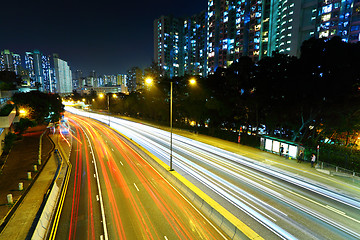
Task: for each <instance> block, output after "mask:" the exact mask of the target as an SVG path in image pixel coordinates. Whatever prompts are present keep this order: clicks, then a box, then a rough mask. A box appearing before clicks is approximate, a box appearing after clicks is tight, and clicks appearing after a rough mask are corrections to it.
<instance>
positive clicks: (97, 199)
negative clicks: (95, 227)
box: [96, 194, 99, 202]
mask: <svg viewBox="0 0 360 240" xmlns="http://www.w3.org/2000/svg"><path fill="white" fill-rule="evenodd" d="M96 201H97V202H98V201H99V195H98V194H96Z"/></svg>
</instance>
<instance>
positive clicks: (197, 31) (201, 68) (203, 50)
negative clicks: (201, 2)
mask: <svg viewBox="0 0 360 240" xmlns="http://www.w3.org/2000/svg"><path fill="white" fill-rule="evenodd" d="M206 13H207V12H206V11H203V12H201V13H200V14H197V15H194V16H192V17H190V18H187V19H186V20H184V22H183V24H184V30H183V32H184V35H183V40H182V42H183V43H184V44H183V46H180V47H181V48H183V53H184V56H183V65H184V73H186V74H189V75H200V76H206V75H207V14H206Z"/></svg>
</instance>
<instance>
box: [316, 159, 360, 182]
mask: <svg viewBox="0 0 360 240" xmlns="http://www.w3.org/2000/svg"><path fill="white" fill-rule="evenodd" d="M316 168H318V169H322V170H325V171H328V172H329V174H330V175H338V176H342V177H348V178H358V179H359V180H360V173H358V172H355V171H351V170H349V169H346V168H342V167H339V166H336V165H333V164H329V163H326V162H322V161H318V163H317V165H316Z"/></svg>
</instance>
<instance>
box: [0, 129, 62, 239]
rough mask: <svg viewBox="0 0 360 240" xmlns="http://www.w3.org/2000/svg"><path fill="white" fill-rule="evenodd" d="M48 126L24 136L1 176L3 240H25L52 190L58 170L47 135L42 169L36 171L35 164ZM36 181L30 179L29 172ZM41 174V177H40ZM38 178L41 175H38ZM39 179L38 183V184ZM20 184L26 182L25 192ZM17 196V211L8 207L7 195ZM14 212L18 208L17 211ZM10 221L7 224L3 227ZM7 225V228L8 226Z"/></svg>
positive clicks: (0, 193) (0, 236)
mask: <svg viewBox="0 0 360 240" xmlns="http://www.w3.org/2000/svg"><path fill="white" fill-rule="evenodd" d="M45 130H46V127H45V126H41V127H35V128H32V129H30V130H29V131H28V132H27V133H25V134H24V136H23V139H22V140H19V141H17V142H15V144H14V146H13V148H12V150H11V152H10V153H9V155H8V157H7V159H6V163H5V165H4V166H3V170H2V173H1V174H0V219H1V222H0V224H2V225H1V228H0V230H1V233H0V239H25V238H26V235H27V233H28V231H29V229H30V227H31V224H32V223H33V220H34V218H35V216H36V213H37V211H38V209H39V207H40V205H41V203H42V200H43V197H44V194H45V193H46V191H47V188H48V187H49V185H50V183H51V181H52V179H53V177H54V174H55V172H56V168H57V162H56V161H55V158H54V157H50V156H52V154H51V153H52V151H53V149H54V145H53V143H52V142H51V141H50V139H49V137H48V136H46V134H44V136H43V139H42V156H41V158H42V163H43V164H42V166H39V169H38V170H39V172H34V169H33V165H34V164H36V163H37V159H38V156H39V140H40V135H41V134H42V133H43V132H44V131H45ZM28 171H30V172H31V174H32V180H27V172H28ZM39 173H40V174H39ZM37 175H38V176H37ZM35 179H36V181H35ZM19 182H23V183H24V190H23V191H19V190H18V184H19ZM9 193H11V194H13V199H14V203H16V202H18V201H20V202H19V203H18V204H16V205H14V206H15V207H16V211H11V210H12V208H11V206H10V205H8V204H7V197H6V196H7V194H9ZM13 210H14V209H13ZM5 220H8V222H5V223H7V224H6V225H5V224H3V223H4V221H5ZM4 225H5V227H4Z"/></svg>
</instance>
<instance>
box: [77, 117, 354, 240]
mask: <svg viewBox="0 0 360 240" xmlns="http://www.w3.org/2000/svg"><path fill="white" fill-rule="evenodd" d="M77 113H78V114H83V115H85V116H89V117H91V118H95V119H98V120H99V121H103V122H104V123H109V122H110V126H111V127H112V128H114V129H116V130H117V131H119V132H121V133H123V134H124V135H126V136H128V137H129V138H131V139H132V140H133V141H135V142H137V143H138V144H140V145H141V146H143V147H144V148H146V149H147V150H148V151H150V152H151V153H153V154H154V155H155V156H157V157H158V158H159V159H161V160H163V161H164V162H165V163H167V164H169V162H168V159H169V154H170V152H169V149H170V147H169V144H170V141H169V139H170V134H169V132H166V131H163V130H160V129H157V128H154V127H151V126H147V125H144V124H141V123H134V122H131V121H126V120H123V119H118V118H115V117H109V116H104V115H98V114H93V113H81V112H77ZM172 148H173V166H174V169H175V170H176V171H178V172H179V173H180V174H182V175H183V176H186V178H187V179H189V180H190V181H191V182H192V183H194V184H195V185H196V186H198V187H199V188H201V189H202V190H203V191H204V192H206V193H207V194H208V195H209V196H211V197H212V198H213V199H215V200H216V201H217V202H219V203H220V204H221V205H222V206H224V207H225V208H226V209H227V210H229V211H230V212H231V213H233V214H234V215H235V216H236V217H238V218H239V219H241V221H243V222H245V223H246V224H247V225H248V226H250V227H251V228H252V229H253V230H254V231H255V232H257V233H258V234H259V235H260V236H262V237H263V238H265V239H360V227H359V226H360V199H359V196H360V195H357V196H356V195H349V194H347V192H346V191H343V189H342V186H341V185H338V186H336V185H335V186H334V185H328V184H326V183H319V182H317V181H314V180H312V179H310V178H306V177H303V176H299V175H298V174H295V173H292V172H288V171H284V170H281V169H278V168H276V167H272V166H271V164H267V163H262V162H259V161H255V160H254V159H252V157H248V156H246V154H244V155H238V154H234V153H231V152H228V151H225V150H222V149H219V148H216V147H213V146H210V145H207V144H204V143H200V142H197V141H194V140H191V139H188V138H185V137H182V136H179V135H176V134H174V135H173V146H172ZM250 155H251V154H249V156H250ZM251 156H253V154H252V155H251ZM357 190H359V188H357Z"/></svg>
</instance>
